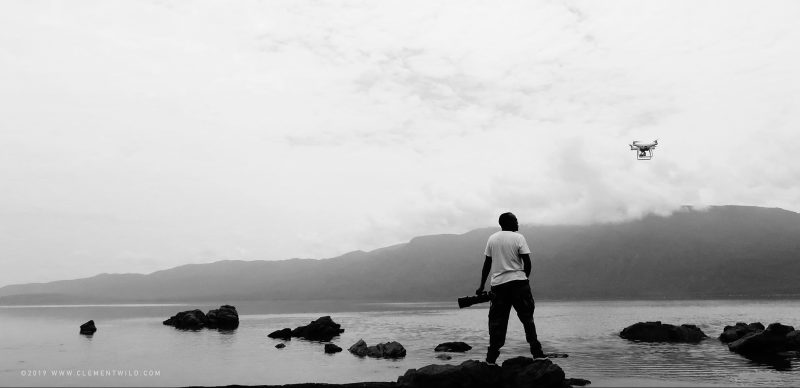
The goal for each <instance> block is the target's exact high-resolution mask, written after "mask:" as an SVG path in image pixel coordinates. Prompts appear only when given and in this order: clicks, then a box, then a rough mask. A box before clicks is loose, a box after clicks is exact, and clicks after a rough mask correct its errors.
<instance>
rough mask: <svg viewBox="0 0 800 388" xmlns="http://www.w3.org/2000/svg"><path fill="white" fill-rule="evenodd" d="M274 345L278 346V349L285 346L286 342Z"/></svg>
mask: <svg viewBox="0 0 800 388" xmlns="http://www.w3.org/2000/svg"><path fill="white" fill-rule="evenodd" d="M275 347H276V348H278V349H283V348H285V347H286V344H277V345H275Z"/></svg>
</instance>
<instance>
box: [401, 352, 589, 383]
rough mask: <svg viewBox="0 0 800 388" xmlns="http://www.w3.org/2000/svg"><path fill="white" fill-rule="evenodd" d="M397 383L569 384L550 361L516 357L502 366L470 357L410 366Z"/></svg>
mask: <svg viewBox="0 0 800 388" xmlns="http://www.w3.org/2000/svg"><path fill="white" fill-rule="evenodd" d="M576 381H580V380H576ZM397 385H398V386H400V387H404V388H433V387H437V388H438V387H445V388H483V387H493V388H516V387H545V388H556V387H558V388H562V387H566V386H568V383H567V380H566V379H565V378H564V371H563V370H562V369H561V367H559V366H558V365H556V364H553V362H552V361H550V360H533V359H531V358H527V357H516V358H512V359H509V360H506V361H505V362H503V366H502V367H499V366H497V365H489V364H487V363H485V362H479V361H475V360H469V361H465V362H463V363H461V365H428V366H425V367H422V368H420V369H410V370H408V372H406V373H405V374H404V375H403V376H400V377H399V378H398V379H397Z"/></svg>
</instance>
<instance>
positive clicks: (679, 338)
mask: <svg viewBox="0 0 800 388" xmlns="http://www.w3.org/2000/svg"><path fill="white" fill-rule="evenodd" d="M619 336H620V337H622V338H625V339H628V340H632V341H643V342H700V341H702V340H703V339H704V338H708V336H707V335H706V334H705V333H703V331H702V330H700V328H698V327H697V326H695V325H680V326H675V325H670V324H668V323H661V321H655V322H639V323H635V324H633V325H631V326H628V327H626V328H624V329H623V330H622V332H620V333H619Z"/></svg>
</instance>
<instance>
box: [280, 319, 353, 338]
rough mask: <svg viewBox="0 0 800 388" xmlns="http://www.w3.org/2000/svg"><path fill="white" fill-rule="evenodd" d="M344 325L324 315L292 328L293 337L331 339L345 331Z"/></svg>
mask: <svg viewBox="0 0 800 388" xmlns="http://www.w3.org/2000/svg"><path fill="white" fill-rule="evenodd" d="M341 327H342V326H341V325H340V324H338V323H336V322H334V321H333V319H331V317H330V316H324V317H321V318H318V319H317V320H315V321H312V322H311V323H309V324H308V325H306V326H300V327H297V328H295V329H294V330H292V337H298V338H305V339H307V340H311V341H330V340H331V339H333V337H336V336H338V335H339V334H341V333H344V329H342V328H341Z"/></svg>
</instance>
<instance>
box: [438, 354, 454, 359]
mask: <svg viewBox="0 0 800 388" xmlns="http://www.w3.org/2000/svg"><path fill="white" fill-rule="evenodd" d="M436 358H438V359H440V360H451V359H453V357H452V356H450V355H449V354H437V355H436Z"/></svg>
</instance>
